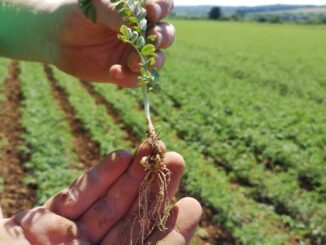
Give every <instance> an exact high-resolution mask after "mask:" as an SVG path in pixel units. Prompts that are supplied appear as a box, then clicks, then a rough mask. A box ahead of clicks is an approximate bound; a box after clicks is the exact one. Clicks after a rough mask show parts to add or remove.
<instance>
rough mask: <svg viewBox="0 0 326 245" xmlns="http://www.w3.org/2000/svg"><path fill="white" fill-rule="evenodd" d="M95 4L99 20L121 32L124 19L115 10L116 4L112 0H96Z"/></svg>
mask: <svg viewBox="0 0 326 245" xmlns="http://www.w3.org/2000/svg"><path fill="white" fill-rule="evenodd" d="M93 5H94V8H95V10H96V17H97V22H99V23H101V24H104V25H106V26H107V27H109V28H110V29H111V30H113V31H115V32H119V30H120V26H121V25H122V20H121V17H120V16H119V14H118V12H117V11H116V10H115V5H116V4H114V3H111V1H110V0H94V1H93Z"/></svg>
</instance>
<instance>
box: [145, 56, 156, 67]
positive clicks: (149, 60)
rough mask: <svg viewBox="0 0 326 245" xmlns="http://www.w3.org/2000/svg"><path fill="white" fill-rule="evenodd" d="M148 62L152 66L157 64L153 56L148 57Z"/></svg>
mask: <svg viewBox="0 0 326 245" xmlns="http://www.w3.org/2000/svg"><path fill="white" fill-rule="evenodd" d="M147 64H149V65H150V66H153V65H155V58H154V57H151V58H150V59H148V61H147Z"/></svg>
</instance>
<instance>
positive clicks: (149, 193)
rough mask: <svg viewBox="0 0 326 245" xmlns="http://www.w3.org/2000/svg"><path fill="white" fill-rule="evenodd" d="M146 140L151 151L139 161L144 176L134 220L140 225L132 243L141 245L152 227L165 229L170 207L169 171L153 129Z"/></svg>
mask: <svg viewBox="0 0 326 245" xmlns="http://www.w3.org/2000/svg"><path fill="white" fill-rule="evenodd" d="M148 141H149V144H150V146H151V148H152V150H151V153H150V155H148V156H147V157H144V158H143V159H142V160H141V162H140V163H141V164H142V166H143V167H144V168H145V178H144V180H143V182H142V184H141V186H140V189H139V206H138V215H137V217H136V219H135V222H134V224H136V222H138V225H139V227H140V235H139V237H138V239H136V242H135V243H134V244H136V245H138V244H141V245H143V244H144V243H145V240H146V239H147V238H148V237H149V235H150V234H151V233H152V231H153V230H154V229H158V230H160V231H165V230H166V229H167V228H166V223H167V220H168V218H169V214H170V209H171V208H170V205H169V197H168V184H169V182H170V175H171V172H170V170H169V169H168V168H167V167H166V165H165V164H164V162H163V160H164V152H163V151H162V150H161V149H160V139H159V137H158V136H157V135H156V133H155V131H154V130H153V131H151V130H149V131H148ZM131 232H133V229H132V231H131ZM131 244H133V243H132V242H131Z"/></svg>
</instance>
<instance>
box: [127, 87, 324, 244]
mask: <svg viewBox="0 0 326 245" xmlns="http://www.w3.org/2000/svg"><path fill="white" fill-rule="evenodd" d="M124 93H128V94H130V95H132V94H133V95H137V93H135V92H133V91H131V90H130V91H128V92H124ZM136 98H137V100H138V103H142V98H141V96H136ZM162 103H165V106H164V107H160V106H159V105H161V104H162ZM167 103H168V100H167V98H162V99H161V98H160V96H157V97H155V96H154V98H153V99H152V107H153V109H154V112H155V113H156V114H157V115H158V116H159V118H160V119H161V120H164V121H166V122H167V123H168V124H169V126H168V127H175V128H176V130H177V132H178V133H179V134H180V132H182V135H183V138H184V139H185V141H186V142H187V144H188V145H192V146H193V147H195V148H197V149H198V150H199V151H201V152H202V153H203V154H204V155H208V156H210V157H211V158H212V159H214V160H215V161H216V162H218V163H219V164H220V165H223V166H224V167H225V168H226V169H227V170H228V171H231V173H232V174H234V175H235V177H236V178H237V179H240V180H241V181H244V182H245V183H248V184H250V185H251V186H252V189H251V190H250V192H249V193H248V195H250V196H252V197H253V198H255V199H258V200H259V201H263V202H268V203H271V204H273V205H274V206H275V207H276V209H277V210H278V211H279V212H281V213H286V214H288V215H290V216H291V217H293V218H294V220H296V222H295V223H294V224H292V225H294V226H298V227H304V228H305V229H306V234H309V235H311V236H317V237H322V238H325V237H326V233H325V230H326V222H325V220H326V205H325V204H324V203H323V202H320V200H319V199H320V198H319V195H318V193H314V192H308V191H305V190H302V189H301V188H300V186H299V185H298V182H297V180H296V177H295V174H293V173H291V172H278V173H273V172H271V171H269V170H266V169H265V168H264V166H263V165H261V164H257V159H256V158H255V156H254V155H253V154H252V153H251V152H250V151H246V149H245V146H243V145H241V141H239V142H236V141H235V142H236V143H237V144H238V145H235V144H232V145H231V144H228V143H226V142H224V141H223V139H222V140H221V139H220V138H219V136H218V135H216V134H214V132H211V130H210V129H211V127H212V126H208V127H206V126H205V125H207V124H202V123H203V122H198V120H196V119H197V118H196V117H194V116H193V115H192V114H187V113H189V110H187V108H186V107H181V108H179V109H178V110H176V109H173V108H171V107H170V106H168V105H167ZM181 118H182V119H183V120H184V123H180V119H181ZM201 125H203V126H201ZM209 125H211V124H209ZM194 138H196V139H197V140H194ZM289 196H291V198H289Z"/></svg>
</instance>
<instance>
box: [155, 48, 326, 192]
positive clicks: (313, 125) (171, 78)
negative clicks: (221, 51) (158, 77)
mask: <svg viewBox="0 0 326 245" xmlns="http://www.w3.org/2000/svg"><path fill="white" fill-rule="evenodd" d="M179 52H180V51H179ZM172 60H173V62H170V63H171V64H170V63H168V64H167V66H168V67H167V69H166V70H167V72H163V73H164V75H163V77H165V78H166V81H168V82H163V83H164V84H165V83H166V84H165V89H164V91H165V96H160V97H159V98H160V99H161V101H160V102H159V103H162V102H164V104H165V105H166V104H169V101H172V102H173V104H172V105H171V106H176V107H177V108H178V109H180V108H181V107H183V111H184V115H183V117H185V118H191V120H187V122H189V123H190V124H194V125H201V127H205V125H206V127H207V128H205V132H206V133H204V134H196V132H194V131H193V132H192V133H191V134H188V139H187V140H191V141H193V142H198V141H199V142H202V143H203V147H205V149H207V147H206V145H205V143H206V144H207V145H210V144H211V141H217V140H218V141H220V142H223V143H225V144H226V145H229V146H230V147H232V148H234V147H238V148H241V150H242V151H243V153H244V154H246V153H247V152H251V154H253V155H254V157H255V158H256V159H257V163H258V164H262V165H264V166H266V168H271V169H273V170H274V171H276V172H277V171H280V170H284V171H287V170H291V171H292V172H293V173H295V175H294V176H295V178H296V179H299V180H300V181H302V182H305V183H307V184H308V186H309V188H314V189H316V190H317V191H319V192H320V193H321V195H323V196H324V197H325V198H326V193H325V189H326V178H325V176H324V175H323V173H324V172H325V171H326V166H325V164H324V159H325V152H326V136H325V135H326V125H325V124H324V123H323V122H324V121H325V120H326V110H325V107H323V106H322V105H319V104H315V103H312V102H309V101H305V100H301V99H299V98H296V97H293V96H292V97H291V96H287V97H282V96H279V95H277V94H275V93H274V92H273V91H272V90H271V89H266V88H263V87H261V86H258V85H255V84H253V83H251V82H250V81H248V80H238V79H230V78H229V77H228V76H226V75H225V74H223V73H222V74H217V75H216V74H215V73H214V74H213V73H212V72H210V69H208V68H204V67H203V69H200V68H198V67H196V66H197V64H196V65H195V64H191V63H187V62H181V61H178V60H177V59H172ZM176 63H177V64H178V65H176ZM184 63H186V64H184ZM206 65H207V64H206ZM207 66H209V65H207ZM172 67H173V68H172ZM169 69H170V70H172V69H173V70H174V72H169ZM182 70H189V71H190V72H189V73H186V74H185V73H184V74H182V76H178V74H181V72H182ZM192 71H196V72H195V73H194V72H192ZM190 79H193V80H195V81H196V82H194V83H189V80H190ZM202 84H205V86H202ZM202 98H205V100H203V99H202ZM189 126H191V125H189ZM190 128H192V127H190ZM187 133H189V132H187ZM199 137H201V138H204V139H198V138H199Z"/></svg>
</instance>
